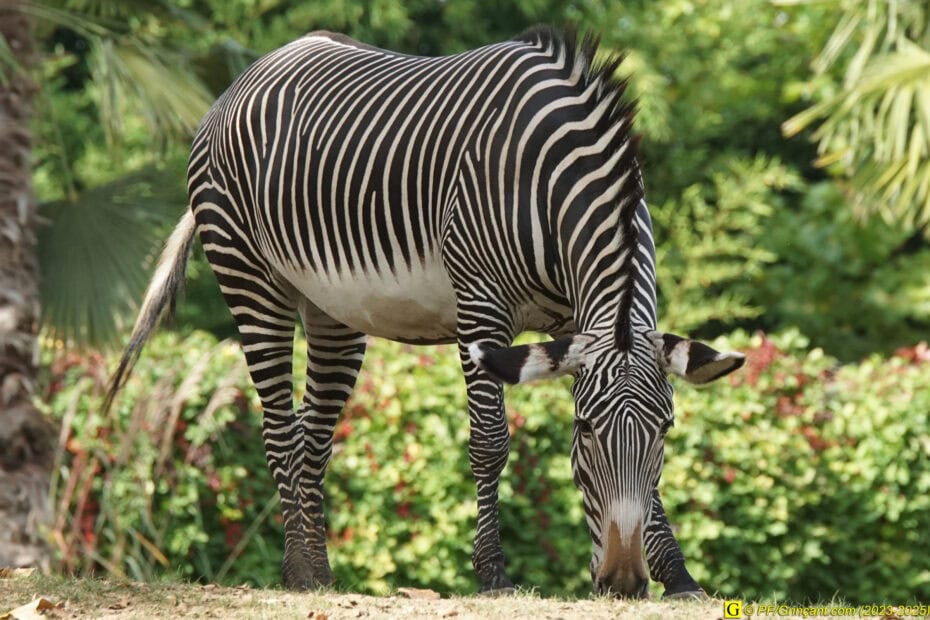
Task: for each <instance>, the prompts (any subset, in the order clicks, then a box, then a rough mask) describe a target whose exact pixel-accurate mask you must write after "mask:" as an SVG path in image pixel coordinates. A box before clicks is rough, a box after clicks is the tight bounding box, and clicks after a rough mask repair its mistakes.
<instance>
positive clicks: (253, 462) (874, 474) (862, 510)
mask: <svg viewBox="0 0 930 620" xmlns="http://www.w3.org/2000/svg"><path fill="white" fill-rule="evenodd" d="M717 344H718V345H719V346H733V347H738V348H740V349H742V350H744V351H746V352H747V353H748V356H749V360H748V363H747V366H746V368H745V370H744V371H743V372H741V373H740V374H738V375H736V376H734V377H733V378H732V379H731V380H728V381H724V382H723V384H722V385H714V386H713V387H709V388H706V389H696V388H693V387H690V386H688V385H686V384H682V385H679V386H678V388H679V390H678V392H677V394H676V411H677V418H678V423H677V424H676V426H675V428H674V430H673V431H672V432H671V433H670V434H669V437H668V440H667V443H666V446H667V447H666V465H665V470H664V472H663V478H662V482H661V484H660V490H661V491H662V493H663V496H664V499H665V505H666V509H667V511H668V513H669V515H670V517H671V519H672V521H673V522H674V523H675V524H676V527H677V529H678V538H679V540H680V542H681V545H682V549H683V551H684V553H685V557H686V558H688V564H689V566H690V568H691V569H692V571H693V573H694V575H695V578H697V579H698V581H699V582H701V583H702V584H704V585H705V587H706V588H708V589H709V590H710V591H718V592H719V593H721V594H722V595H726V596H743V597H746V598H752V599H757V598H758V599H761V598H776V599H779V600H785V599H791V600H799V601H808V600H813V601H818V600H824V599H829V598H831V597H832V596H833V595H834V594H835V593H836V592H839V593H840V594H841V595H842V597H843V598H844V599H846V600H849V601H850V602H874V601H888V600H897V601H900V600H904V599H908V600H913V601H926V600H927V598H928V597H930V556H928V555H927V554H926V553H924V552H923V551H922V549H923V548H924V545H925V542H924V533H925V532H927V531H928V528H930V438H928V436H927V433H926V428H927V424H928V415H930V372H928V370H930V349H928V348H927V347H926V345H921V346H919V347H914V348H909V349H902V350H901V351H899V352H898V353H897V354H896V355H895V356H894V357H892V358H889V359H882V358H879V357H871V358H869V359H868V360H866V361H864V362H863V363H862V364H860V365H858V366H839V365H838V364H837V362H836V360H835V359H833V358H830V357H828V356H826V355H825V354H824V353H823V351H822V350H820V349H813V350H810V351H808V350H807V345H808V343H807V341H806V339H805V338H803V337H802V336H800V335H799V334H798V333H797V332H792V333H787V334H785V335H783V336H781V337H778V338H772V339H769V338H767V337H764V336H761V335H757V336H754V337H752V338H749V337H747V336H746V335H745V334H742V333H737V334H735V335H733V336H732V337H731V338H730V339H729V341H719V342H718V343H717ZM300 355H302V353H301V354H300ZM369 355H370V358H369V361H368V363H367V364H366V370H365V371H364V372H363V374H362V375H361V377H360V379H359V384H358V388H357V390H356V393H355V395H354V396H353V397H352V399H351V401H350V402H349V404H348V405H347V407H346V411H345V414H344V416H343V418H342V420H341V421H340V422H339V425H338V426H337V428H336V444H335V450H334V457H333V462H332V465H331V467H330V471H329V474H328V477H327V492H328V510H329V532H330V534H329V535H330V556H331V560H332V562H333V568H334V572H335V574H336V578H337V580H338V582H339V584H340V587H342V588H347V589H351V590H354V591H370V592H378V593H384V592H387V591H389V590H391V589H393V588H396V587H400V586H408V585H411V584H417V585H419V586H422V587H430V588H434V589H436V590H438V591H441V592H452V593H468V592H472V591H474V588H475V585H474V580H473V577H472V573H471V567H470V558H471V537H472V532H473V528H474V520H475V504H474V500H473V494H474V490H473V489H474V486H473V483H472V480H471V473H470V470H469V466H468V458H467V452H466V446H467V443H468V435H467V424H466V423H465V413H464V412H465V393H464V389H463V380H462V378H461V371H460V369H459V366H458V360H457V354H456V353H455V351H454V350H453V349H452V348H450V347H439V348H436V349H430V350H425V349H420V348H414V347H409V346H404V345H400V344H396V343H390V342H387V341H381V340H375V341H373V346H372V347H371V349H370V352H369ZM106 367H107V365H106V364H105V363H104V360H103V359H101V358H99V357H97V356H93V357H91V358H90V359H86V358H81V357H78V356H70V357H65V358H60V359H59V361H58V362H56V363H55V364H53V365H52V367H51V368H52V376H51V377H50V386H51V387H50V394H49V406H50V409H51V411H52V413H53V415H55V416H56V417H60V418H61V419H62V425H63V426H62V428H63V431H62V437H61V440H62V447H63V451H62V459H61V462H60V469H59V471H60V472H61V475H62V477H63V480H62V483H61V484H59V485H56V488H57V489H59V491H58V492H59V495H58V496H57V497H56V503H57V511H58V524H57V526H56V530H55V539H56V540H57V541H59V544H60V545H61V547H60V551H61V554H62V559H63V560H62V561H63V564H64V566H65V567H66V568H67V569H68V570H71V571H75V572H91V573H93V572H95V571H99V570H101V569H106V570H107V571H109V572H111V573H114V574H117V575H125V576H127V577H132V578H135V579H152V578H157V577H160V576H164V575H180V576H182V577H184V578H187V579H194V580H202V581H219V582H228V583H242V582H248V583H253V584H260V585H269V584H276V583H278V579H279V576H278V570H279V564H280V558H281V554H282V548H281V544H282V532H281V526H280V523H279V517H278V510H277V504H276V502H275V498H274V491H273V489H274V485H273V483H272V481H271V478H270V475H269V474H268V473H267V471H266V468H265V464H264V456H263V453H262V449H261V420H260V416H259V414H258V413H257V412H258V410H259V408H258V400H257V398H256V396H255V394H254V391H253V389H252V387H251V385H250V383H249V381H248V378H247V375H246V373H245V369H244V367H243V363H242V361H241V354H240V353H239V351H238V349H237V347H236V346H235V345H234V344H232V343H231V342H229V341H224V342H219V343H218V342H217V341H216V340H215V339H214V338H213V337H211V336H209V335H207V334H205V333H203V332H195V333H194V334H192V335H189V336H186V337H181V336H179V335H177V334H164V335H160V336H158V337H157V338H156V339H155V340H154V341H153V342H152V343H151V344H150V346H149V348H148V350H147V354H146V355H145V356H144V357H143V358H142V360H141V361H140V363H139V367H138V369H137V372H136V374H135V376H134V377H133V379H132V380H131V381H130V383H129V384H128V385H127V386H126V392H125V395H124V397H123V398H122V399H121V400H120V402H119V405H118V407H116V408H115V409H114V410H113V411H112V412H111V413H110V414H109V415H108V417H106V418H104V417H102V416H100V415H99V414H98V413H96V412H97V411H98V410H99V409H98V407H99V402H100V397H101V392H102V388H103V379H104V378H105V376H106V372H105V369H106ZM567 387H568V386H567V382H565V381H558V382H550V383H539V384H535V385H531V386H521V387H518V388H514V389H511V390H509V391H508V394H507V402H508V408H507V416H508V420H509V426H510V433H511V441H512V449H513V451H512V456H511V459H510V463H509V465H508V471H507V473H506V474H505V477H504V480H503V485H502V488H501V498H502V500H501V501H502V508H501V521H502V536H503V540H504V547H505V551H506V552H507V554H508V557H509V563H510V567H511V570H512V574H514V575H516V576H517V579H518V581H519V583H520V584H521V585H524V586H527V587H534V588H538V590H539V591H540V592H541V593H542V594H545V595H578V596H583V595H585V594H587V593H588V592H589V591H590V587H591V586H590V578H589V576H588V571H587V564H588V559H589V555H590V538H589V536H588V533H587V531H586V530H585V527H584V517H583V513H582V508H581V498H580V494H579V493H578V492H577V491H576V490H575V489H574V488H573V486H572V483H571V468H570V463H569V459H568V450H569V441H570V436H571V432H570V429H571V425H572V402H571V397H570V395H569V392H568V389H567ZM65 480H67V483H65V482H64V481H65Z"/></svg>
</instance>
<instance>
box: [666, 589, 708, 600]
mask: <svg viewBox="0 0 930 620" xmlns="http://www.w3.org/2000/svg"><path fill="white" fill-rule="evenodd" d="M662 598H663V599H665V600H668V601H706V600H707V594H706V593H705V592H704V590H686V591H684V592H674V593H672V594H669V593H668V592H666V593H665V594H663V595H662Z"/></svg>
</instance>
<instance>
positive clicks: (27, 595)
mask: <svg viewBox="0 0 930 620" xmlns="http://www.w3.org/2000/svg"><path fill="white" fill-rule="evenodd" d="M14 610H17V611H15V612H14ZM722 616H723V602H722V601H720V600H709V601H701V602H682V601H676V602H660V601H645V602H626V601H617V600H610V599H590V600H576V601H568V600H555V599H543V598H539V597H538V596H536V595H533V594H531V593H521V594H517V595H514V596H507V597H498V598H487V597H477V596H475V597H456V598H438V594H436V593H434V592H431V591H429V590H426V591H422V590H410V591H408V592H399V593H398V594H396V595H394V596H386V597H376V596H364V595H360V594H344V593H336V592H332V593H301V594H298V593H292V592H285V591H283V590H261V589H254V588H247V587H236V588H225V587H219V586H210V585H208V586H199V585H186V584H155V583H133V582H130V583H116V582H111V581H99V580H90V579H66V578H62V577H46V576H41V575H36V574H32V575H28V576H15V577H14V576H8V577H6V578H0V620H8V619H9V620H12V619H14V618H16V619H17V620H32V619H35V618H60V619H66V618H106V619H110V618H113V619H117V618H118V619H120V620H123V619H128V618H146V619H149V618H224V619H225V618H249V619H252V618H301V619H304V620H337V619H342V618H364V619H366V620H370V619H376V618H454V619H455V620H471V619H472V618H495V619H510V618H528V619H533V620H543V619H553V620H554V619H556V618H585V619H587V618H593V619H599V618H604V619H607V618H610V619H615V618H630V619H633V618H637V619H651V618H654V619H657V620H659V619H664V618H695V619H704V618H706V619H713V620H717V619H718V618H722Z"/></svg>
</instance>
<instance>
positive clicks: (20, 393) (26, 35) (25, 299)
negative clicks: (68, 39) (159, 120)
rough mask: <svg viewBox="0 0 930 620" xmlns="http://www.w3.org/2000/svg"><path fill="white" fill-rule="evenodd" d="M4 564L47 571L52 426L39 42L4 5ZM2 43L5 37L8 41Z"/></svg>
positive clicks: (0, 171)
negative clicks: (44, 368) (43, 269)
mask: <svg viewBox="0 0 930 620" xmlns="http://www.w3.org/2000/svg"><path fill="white" fill-rule="evenodd" d="M0 39H3V40H5V43H6V45H5V47H6V48H7V49H8V50H10V51H11V52H12V56H13V58H14V59H15V61H16V62H15V63H13V64H10V63H9V62H4V61H3V60H2V57H0V567H3V566H12V567H26V566H38V567H41V568H47V566H48V563H49V551H48V546H47V545H46V544H45V542H44V539H43V530H44V526H45V524H46V523H47V522H48V519H49V513H50V511H49V507H48V484H49V477H50V473H51V461H52V438H53V432H52V428H51V425H50V424H49V422H48V421H47V420H46V418H45V416H43V415H42V413H41V412H39V411H38V410H37V409H36V408H35V407H34V406H33V404H32V401H33V394H34V392H35V389H36V376H37V372H38V362H39V359H38V342H37V332H38V318H39V316H38V315H39V287H38V277H39V270H38V263H37V259H36V227H37V220H38V217H37V213H36V202H35V200H34V198H33V195H32V189H31V176H32V170H31V164H32V162H31V156H30V155H31V153H30V151H31V134H30V131H29V124H30V120H31V116H32V110H33V96H34V94H35V90H36V88H35V83H34V82H33V80H32V79H31V77H30V70H31V69H32V67H34V65H35V62H36V45H35V39H34V38H33V35H32V28H31V23H30V20H29V18H28V17H26V16H25V15H23V14H22V13H19V12H17V11H16V10H15V8H2V7H0ZM0 45H2V42H0Z"/></svg>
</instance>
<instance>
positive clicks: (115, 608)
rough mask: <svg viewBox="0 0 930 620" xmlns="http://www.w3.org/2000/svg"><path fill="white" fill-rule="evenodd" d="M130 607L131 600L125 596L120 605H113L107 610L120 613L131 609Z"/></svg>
mask: <svg viewBox="0 0 930 620" xmlns="http://www.w3.org/2000/svg"><path fill="white" fill-rule="evenodd" d="M129 605H130V602H129V599H128V598H127V597H125V596H124V597H123V598H121V599H120V600H119V602H118V603H113V604H112V605H110V606H109V607H107V609H112V610H113V611H119V610H120V609H126V608H127V607H129Z"/></svg>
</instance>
